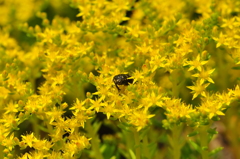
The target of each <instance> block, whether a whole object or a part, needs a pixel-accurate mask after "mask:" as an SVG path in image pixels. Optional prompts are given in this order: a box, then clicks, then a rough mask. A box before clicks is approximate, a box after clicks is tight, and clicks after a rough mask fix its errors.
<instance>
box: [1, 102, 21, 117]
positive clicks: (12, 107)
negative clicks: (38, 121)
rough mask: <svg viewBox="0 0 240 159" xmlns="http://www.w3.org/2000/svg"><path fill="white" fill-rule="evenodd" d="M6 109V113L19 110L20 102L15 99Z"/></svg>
mask: <svg viewBox="0 0 240 159" xmlns="http://www.w3.org/2000/svg"><path fill="white" fill-rule="evenodd" d="M4 109H5V110H6V111H5V112H4V114H8V113H16V112H18V104H17V103H15V102H13V101H10V102H9V103H8V104H7V106H6V107H5V108H4Z"/></svg>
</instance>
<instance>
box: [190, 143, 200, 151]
mask: <svg viewBox="0 0 240 159" xmlns="http://www.w3.org/2000/svg"><path fill="white" fill-rule="evenodd" d="M189 143H190V145H191V146H192V147H193V148H194V149H195V150H197V151H198V152H201V148H200V147H199V145H198V144H196V143H195V142H194V141H192V140H189Z"/></svg>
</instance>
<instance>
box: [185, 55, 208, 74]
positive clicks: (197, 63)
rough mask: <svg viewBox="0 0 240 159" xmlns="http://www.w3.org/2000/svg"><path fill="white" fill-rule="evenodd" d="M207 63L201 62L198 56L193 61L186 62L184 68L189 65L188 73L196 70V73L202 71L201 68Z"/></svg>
mask: <svg viewBox="0 0 240 159" xmlns="http://www.w3.org/2000/svg"><path fill="white" fill-rule="evenodd" d="M207 62H208V61H201V58H200V55H198V56H197V58H196V59H195V60H193V61H186V62H185V64H184V66H186V65H190V68H189V69H188V71H192V70H194V69H197V70H198V71H202V66H203V65H205V64H206V63H207Z"/></svg>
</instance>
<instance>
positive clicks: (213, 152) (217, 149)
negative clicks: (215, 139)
mask: <svg viewBox="0 0 240 159" xmlns="http://www.w3.org/2000/svg"><path fill="white" fill-rule="evenodd" d="M222 149H223V147H218V148H216V149H214V150H212V151H211V152H210V153H209V156H213V155H215V154H217V153H218V152H220V151H221V150H222Z"/></svg>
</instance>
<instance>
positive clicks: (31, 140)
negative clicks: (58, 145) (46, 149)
mask: <svg viewBox="0 0 240 159" xmlns="http://www.w3.org/2000/svg"><path fill="white" fill-rule="evenodd" d="M21 137H22V141H23V142H24V143H25V144H27V145H28V146H29V147H30V148H31V147H33V143H34V142H35V141H37V138H36V137H35V136H34V135H33V133H31V134H28V135H21Z"/></svg>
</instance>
